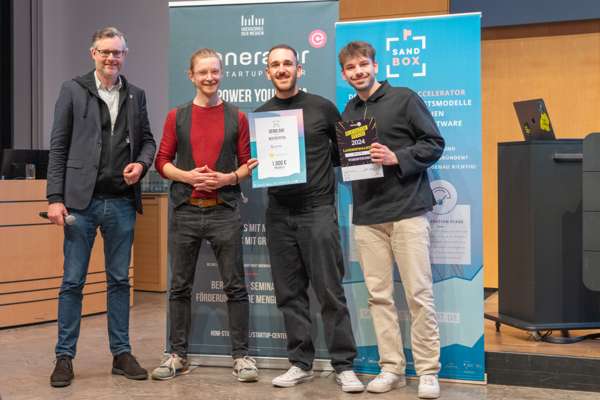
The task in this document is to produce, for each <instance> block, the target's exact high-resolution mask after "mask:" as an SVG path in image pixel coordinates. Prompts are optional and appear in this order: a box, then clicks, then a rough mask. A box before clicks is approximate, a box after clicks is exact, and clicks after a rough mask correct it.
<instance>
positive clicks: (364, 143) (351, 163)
mask: <svg viewBox="0 0 600 400" xmlns="http://www.w3.org/2000/svg"><path fill="white" fill-rule="evenodd" d="M335 130H336V134H337V142H338V148H339V151H340V164H341V166H342V178H343V179H344V182H348V181H358V180H362V179H373V178H381V177H383V168H382V166H381V164H374V163H373V162H372V161H371V153H370V152H369V150H371V144H373V143H375V142H377V129H376V123H375V118H367V119H356V120H353V121H343V122H338V123H337V124H336V126H335Z"/></svg>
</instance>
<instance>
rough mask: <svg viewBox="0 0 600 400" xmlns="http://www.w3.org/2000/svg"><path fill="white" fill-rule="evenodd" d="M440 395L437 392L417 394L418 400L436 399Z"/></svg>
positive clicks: (440, 393)
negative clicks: (419, 399)
mask: <svg viewBox="0 0 600 400" xmlns="http://www.w3.org/2000/svg"><path fill="white" fill-rule="evenodd" d="M441 395H442V392H441V391H439V392H437V393H432V392H429V393H419V394H418V396H419V398H421V399H437V398H438V397H440V396H441Z"/></svg>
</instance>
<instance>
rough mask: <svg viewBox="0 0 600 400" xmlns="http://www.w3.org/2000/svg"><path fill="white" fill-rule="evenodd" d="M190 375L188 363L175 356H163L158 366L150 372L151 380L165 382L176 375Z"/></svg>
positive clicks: (185, 359)
mask: <svg viewBox="0 0 600 400" xmlns="http://www.w3.org/2000/svg"><path fill="white" fill-rule="evenodd" d="M189 373H190V362H189V361H188V359H187V357H186V358H181V357H179V356H178V355H177V354H165V355H164V356H163V357H162V360H161V363H160V366H159V367H158V368H156V369H155V370H154V372H152V379H157V380H161V381H162V380H166V379H172V378H175V376H176V375H185V374H189Z"/></svg>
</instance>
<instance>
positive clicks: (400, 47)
mask: <svg viewBox="0 0 600 400" xmlns="http://www.w3.org/2000/svg"><path fill="white" fill-rule="evenodd" d="M409 38H411V39H412V40H409ZM413 41H414V42H413ZM419 42H420V43H419ZM426 48H427V38H426V37H425V36H412V31H411V30H408V29H404V32H403V40H402V41H400V38H399V37H391V38H386V40H385V50H386V51H389V52H391V53H392V56H395V57H393V58H392V65H389V64H388V65H386V77H387V78H398V77H400V74H399V73H398V72H399V71H398V68H406V67H408V68H411V70H413V71H414V72H413V76H427V66H426V64H425V63H424V62H422V61H421V60H420V57H421V53H422V52H423V50H425V49H426ZM393 72H396V73H393Z"/></svg>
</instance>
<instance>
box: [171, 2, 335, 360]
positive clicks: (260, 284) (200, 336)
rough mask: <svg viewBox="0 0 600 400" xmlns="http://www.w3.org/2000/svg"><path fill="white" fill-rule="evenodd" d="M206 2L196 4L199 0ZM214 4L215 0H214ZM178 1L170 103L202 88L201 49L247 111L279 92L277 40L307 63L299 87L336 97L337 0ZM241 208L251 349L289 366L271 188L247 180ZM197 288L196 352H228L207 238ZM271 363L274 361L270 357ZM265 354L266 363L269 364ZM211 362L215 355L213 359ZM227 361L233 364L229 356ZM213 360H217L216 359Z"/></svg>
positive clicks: (226, 90)
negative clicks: (260, 0) (197, 72)
mask: <svg viewBox="0 0 600 400" xmlns="http://www.w3.org/2000/svg"><path fill="white" fill-rule="evenodd" d="M198 3H200V2H195V5H198ZM212 3H214V2H212ZM226 3H227V2H223V4H222V5H209V6H204V5H200V6H183V7H181V6H179V5H177V3H175V4H174V5H172V7H171V9H170V37H169V40H170V52H169V63H170V67H169V106H170V108H171V109H173V108H175V107H177V106H178V105H180V104H183V103H185V102H187V101H190V100H191V99H193V98H194V96H195V95H196V89H195V87H194V85H193V84H192V83H191V82H190V79H189V77H188V74H187V71H188V70H189V62H190V57H191V55H192V54H193V53H194V52H195V51H196V50H198V49H199V48H202V47H207V48H210V49H212V50H214V51H216V52H218V53H219V54H220V55H221V58H222V62H223V75H224V76H223V80H222V83H221V87H220V89H219V96H220V97H221V98H222V99H223V100H225V101H228V102H230V103H233V104H235V105H236V106H238V107H239V108H240V109H241V110H242V111H243V112H244V113H245V114H246V115H248V114H249V113H250V112H253V111H254V110H255V109H256V108H258V107H259V106H261V105H262V104H264V103H265V102H266V101H267V100H269V99H271V98H272V97H273V96H274V95H275V89H274V87H273V85H272V83H271V82H270V81H269V80H268V79H267V76H266V74H265V68H266V66H267V56H268V51H269V50H270V49H271V47H273V46H275V45H278V44H288V45H290V46H292V47H293V48H295V49H296V51H297V52H298V55H299V62H300V64H301V65H302V76H301V77H300V78H299V79H298V85H299V88H300V90H304V91H306V92H309V93H314V94H318V95H320V96H323V97H325V98H327V99H329V100H331V101H332V102H335V79H334V78H333V77H334V74H335V71H336V63H335V54H334V51H335V23H336V22H337V21H338V3H337V1H321V2H319V1H317V2H314V1H313V2H305V3H302V2H299V3H275V2H274V3H264V4H236V5H227V4H226ZM241 187H242V196H241V201H240V214H241V217H242V223H243V226H244V234H243V241H244V269H245V272H246V286H247V288H248V292H249V295H250V355H251V356H254V357H276V358H280V359H281V360H282V361H283V362H284V363H283V364H269V365H273V366H279V367H285V366H286V365H287V351H286V347H287V336H286V333H285V329H284V326H283V317H282V314H281V312H280V311H279V310H278V309H277V306H276V304H275V294H274V291H273V284H272V282H271V270H270V267H271V265H270V261H269V256H268V252H267V246H266V239H265V225H264V223H265V210H266V207H267V202H268V200H267V194H266V189H252V183H251V181H250V180H248V181H246V182H243V183H242V185H241ZM196 271H197V272H196V279H195V283H194V288H193V290H192V296H193V298H192V332H191V335H190V346H189V353H190V355H192V359H193V356H194V355H211V356H229V355H230V354H231V344H230V339H229V326H228V321H227V306H226V303H225V301H226V296H225V294H224V293H223V290H222V288H223V283H222V281H221V277H220V274H219V269H218V267H217V262H216V259H215V257H214V255H213V252H212V249H211V248H210V245H209V244H208V243H206V241H204V243H203V244H202V247H201V250H200V257H199V260H198V264H197V269H196ZM310 292H311V315H312V317H313V321H314V332H313V338H314V340H315V342H314V343H315V348H316V358H317V359H328V358H329V356H328V353H327V350H326V346H325V343H324V339H323V330H322V323H321V322H320V316H319V313H320V306H319V303H318V301H317V300H316V297H315V296H314V293H312V290H311V291H310ZM267 361H268V360H267ZM267 361H265V359H263V360H261V361H259V365H260V363H261V362H262V365H266V364H264V363H265V362H267ZM211 362H212V361H211ZM224 362H225V363H229V364H223V365H230V363H231V362H230V359H229V360H227V361H224ZM213 364H214V362H213Z"/></svg>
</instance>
